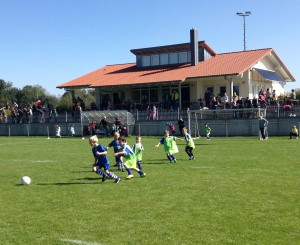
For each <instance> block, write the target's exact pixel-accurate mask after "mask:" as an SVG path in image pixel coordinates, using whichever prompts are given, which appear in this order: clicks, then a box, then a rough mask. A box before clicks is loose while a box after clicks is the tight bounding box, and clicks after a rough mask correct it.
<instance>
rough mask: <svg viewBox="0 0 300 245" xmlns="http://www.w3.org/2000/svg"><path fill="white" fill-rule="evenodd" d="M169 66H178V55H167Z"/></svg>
mask: <svg viewBox="0 0 300 245" xmlns="http://www.w3.org/2000/svg"><path fill="white" fill-rule="evenodd" d="M169 64H178V53H170V54H169Z"/></svg>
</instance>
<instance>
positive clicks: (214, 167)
mask: <svg viewBox="0 0 300 245" xmlns="http://www.w3.org/2000/svg"><path fill="white" fill-rule="evenodd" d="M191 168H215V167H208V166H202V167H191Z"/></svg>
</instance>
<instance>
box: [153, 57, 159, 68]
mask: <svg viewBox="0 0 300 245" xmlns="http://www.w3.org/2000/svg"><path fill="white" fill-rule="evenodd" d="M158 65H159V55H158V54H154V55H151V66H158Z"/></svg>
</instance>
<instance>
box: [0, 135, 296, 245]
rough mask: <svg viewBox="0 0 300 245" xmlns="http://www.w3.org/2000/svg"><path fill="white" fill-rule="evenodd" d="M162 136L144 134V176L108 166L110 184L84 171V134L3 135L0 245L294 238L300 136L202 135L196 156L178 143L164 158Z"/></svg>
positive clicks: (87, 156) (88, 159) (87, 151)
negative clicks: (24, 181)
mask: <svg viewBox="0 0 300 245" xmlns="http://www.w3.org/2000/svg"><path fill="white" fill-rule="evenodd" d="M159 139H160V138H159V137H143V139H142V142H143V145H144V148H145V152H144V156H143V170H144V171H145V172H146V174H147V176H146V177H145V178H139V177H138V174H137V173H135V178H133V179H131V180H126V179H125V177H126V174H125V173H122V172H121V173H120V172H117V171H115V169H114V167H112V168H111V170H112V171H113V172H115V173H116V174H118V175H119V176H120V177H121V178H122V181H121V182H120V183H119V184H115V183H114V182H113V180H110V179H108V180H106V182H104V183H101V179H100V177H99V176H98V175H96V174H94V173H93V172H91V163H92V162H93V157H92V154H91V148H90V146H89V145H88V141H87V140H82V139H81V138H61V139H54V138H53V139H49V140H48V139H47V138H46V137H30V138H28V137H0V153H1V154H0V156H1V159H0V169H1V172H0V190H1V195H0V241H1V242H0V243H1V244H31V245H32V244H43V245H47V244H85V245H92V244H93V245H100V244H101V245H113V244H118V245H120V244H151V245H152V244H164V245H166V244H299V241H300V235H299V234H300V233H299V228H300V216H299V207H300V164H299V162H300V151H299V147H300V140H289V139H288V137H271V138H269V139H268V140H267V141H259V140H258V139H257V138H251V137H249V138H246V137H235V138H212V140H211V141H207V140H206V139H204V138H201V139H197V140H195V142H196V149H195V150H194V152H195V157H196V160H195V161H189V160H188V157H187V155H186V153H185V152H184V142H182V141H178V145H179V150H180V153H178V154H177V155H176V157H177V163H176V164H170V163H168V161H167V158H166V156H165V154H164V151H163V147H160V148H158V149H157V148H155V147H154V146H155V144H157V142H158V141H159ZM110 141H111V139H101V143H103V144H104V145H107V144H108V143H109V142H110ZM133 141H134V138H133V137H129V138H128V142H129V143H130V144H132V143H133ZM109 158H110V161H111V165H113V164H114V158H113V156H112V150H111V149H110V151H109ZM24 175H28V176H30V177H31V179H32V183H31V184H30V185H29V186H22V185H20V184H19V183H20V178H21V177H22V176H24Z"/></svg>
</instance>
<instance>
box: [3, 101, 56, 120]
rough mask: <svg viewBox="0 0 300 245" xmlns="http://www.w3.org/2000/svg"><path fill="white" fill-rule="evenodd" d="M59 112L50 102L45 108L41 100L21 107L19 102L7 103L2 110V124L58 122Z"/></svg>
mask: <svg viewBox="0 0 300 245" xmlns="http://www.w3.org/2000/svg"><path fill="white" fill-rule="evenodd" d="M57 117H58V114H57V111H56V109H55V108H54V107H53V105H52V104H51V103H50V102H47V103H46V105H45V106H44V105H43V104H42V101H41V100H39V99H38V100H37V101H36V102H33V103H30V104H26V105H19V104H18V103H17V102H13V103H12V104H10V103H8V102H7V103H6V104H5V106H3V107H2V108H0V120H1V123H5V124H6V123H13V124H16V123H36V122H39V123H45V122H50V121H51V120H52V119H53V121H55V122H56V121H57Z"/></svg>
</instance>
